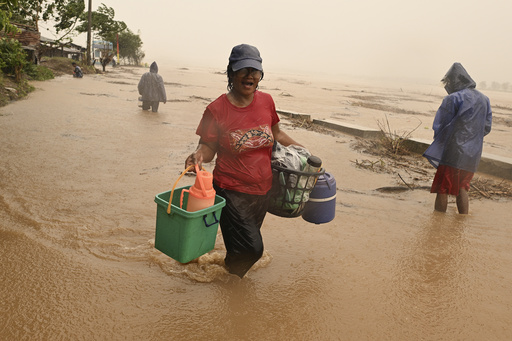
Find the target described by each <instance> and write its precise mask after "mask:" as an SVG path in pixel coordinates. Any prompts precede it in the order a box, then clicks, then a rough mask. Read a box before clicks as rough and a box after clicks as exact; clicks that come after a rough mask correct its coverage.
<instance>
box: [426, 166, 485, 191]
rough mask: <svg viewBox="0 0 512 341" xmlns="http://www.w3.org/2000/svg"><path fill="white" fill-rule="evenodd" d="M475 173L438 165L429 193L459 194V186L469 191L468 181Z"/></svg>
mask: <svg viewBox="0 0 512 341" xmlns="http://www.w3.org/2000/svg"><path fill="white" fill-rule="evenodd" d="M474 174H475V173H472V172H468V171H465V170H462V169H457V168H453V167H450V166H445V165H439V167H437V172H436V175H435V177H434V182H433V183H432V188H431V189H430V193H439V194H450V195H459V191H460V189H461V188H463V189H465V190H466V191H469V182H470V181H471V179H473V175H474Z"/></svg>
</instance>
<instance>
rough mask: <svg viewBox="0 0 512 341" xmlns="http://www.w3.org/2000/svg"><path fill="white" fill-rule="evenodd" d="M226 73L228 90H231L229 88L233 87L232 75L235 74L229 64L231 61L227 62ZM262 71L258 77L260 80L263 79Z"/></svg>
mask: <svg viewBox="0 0 512 341" xmlns="http://www.w3.org/2000/svg"><path fill="white" fill-rule="evenodd" d="M226 74H227V75H228V86H227V88H228V91H231V89H233V77H234V76H235V71H233V68H232V66H231V63H229V64H228V67H227V70H226ZM263 75H264V73H263V71H261V78H260V81H261V80H262V79H263Z"/></svg>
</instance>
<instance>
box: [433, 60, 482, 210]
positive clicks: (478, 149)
mask: <svg viewBox="0 0 512 341" xmlns="http://www.w3.org/2000/svg"><path fill="white" fill-rule="evenodd" d="M441 81H442V82H443V83H444V85H445V87H444V88H445V90H446V91H447V92H448V96H446V97H445V98H444V99H443V102H442V103H441V106H440V107H439V109H438V110H437V113H436V116H435V118H434V124H433V127H432V128H433V130H434V141H433V142H432V144H431V145H430V146H429V147H428V148H427V150H426V151H425V153H424V154H423V156H424V157H426V158H427V159H428V160H429V161H430V163H431V164H432V165H433V166H434V167H436V168H437V172H436V175H435V177H434V181H433V183H432V188H431V190H430V191H431V193H437V196H436V200H435V206H434V208H435V210H436V211H440V212H446V209H447V206H448V195H454V196H456V197H457V200H456V203H457V209H458V211H459V213H460V214H467V213H468V211H469V197H468V191H469V183H470V181H471V179H472V178H473V175H474V173H475V172H476V170H477V168H478V164H479V163H480V158H481V156H482V148H483V140H484V136H485V135H487V134H489V132H490V131H491V124H492V111H491V104H490V102H489V98H487V96H485V95H484V94H482V93H481V92H479V91H478V90H476V89H475V88H476V83H475V81H473V79H472V78H471V77H470V76H469V74H468V73H467V71H466V70H465V69H464V67H463V66H462V65H461V64H460V63H454V64H453V65H452V66H451V68H450V69H449V70H448V72H447V73H446V75H445V76H444V78H443V79H442V80H441Z"/></svg>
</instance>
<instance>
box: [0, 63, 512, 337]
mask: <svg viewBox="0 0 512 341" xmlns="http://www.w3.org/2000/svg"><path fill="white" fill-rule="evenodd" d="M160 70H161V71H160V73H161V74H162V76H163V78H164V80H165V82H166V89H167V96H168V98H169V101H168V102H167V104H161V105H160V109H159V112H158V113H156V114H155V113H151V112H143V111H142V110H141V109H140V108H139V107H138V105H139V103H138V101H137V98H138V93H137V90H136V86H137V83H138V80H139V79H140V76H141V74H142V73H143V72H145V71H147V69H143V68H127V67H121V68H116V69H108V73H106V74H104V75H85V76H84V78H83V79H73V78H72V77H71V76H63V77H59V78H57V79H54V80H51V81H47V82H37V83H34V85H35V87H36V88H37V91H35V92H34V93H32V94H30V95H29V97H28V99H25V100H21V101H18V102H16V103H11V104H9V105H8V106H6V107H3V108H0V259H1V262H0V283H1V284H0V339H1V340H511V339H512V292H511V288H512V249H511V247H510V245H511V244H512V228H511V224H510V220H511V218H512V215H511V209H512V203H511V201H510V200H509V199H506V198H493V199H472V200H471V202H470V214H469V215H467V216H461V215H458V214H457V212H456V208H455V203H454V200H452V201H450V203H449V209H448V212H447V213H446V214H441V213H436V212H434V211H433V204H434V196H433V195H432V194H430V193H429V192H428V191H427V190H425V189H416V190H406V191H399V192H381V191H377V190H376V189H377V188H380V187H385V186H397V185H398V184H399V183H400V180H399V178H398V177H397V174H394V173H378V172H373V171H371V170H368V169H361V168H357V167H355V164H356V160H362V159H376V157H375V156H368V155H365V154H362V153H360V152H356V151H355V150H354V149H353V148H352V147H351V146H352V143H353V142H354V139H355V138H354V137H352V136H349V135H342V134H338V133H332V134H327V133H322V132H316V131H311V130H306V129H304V128H301V127H296V126H293V125H292V124H291V123H290V122H289V121H287V120H286V119H285V118H283V119H282V129H284V130H286V131H287V132H288V133H289V134H290V135H291V136H293V137H294V138H295V139H296V140H297V141H300V142H301V143H302V144H304V145H305V146H306V147H308V149H309V150H310V151H311V152H312V153H313V154H315V155H318V156H319V157H320V158H321V159H322V160H323V162H324V167H325V169H326V171H328V172H329V173H331V174H332V175H333V176H334V177H335V179H336V184H337V203H336V217H335V219H334V220H333V221H331V222H329V223H327V224H321V225H315V224H311V223H308V222H306V221H304V220H303V219H302V218H300V217H299V218H293V219H291V218H281V217H277V216H273V215H270V214H269V215H268V216H267V218H266V219H265V222H264V225H263V229H262V234H263V239H264V244H265V253H264V256H263V258H262V259H261V260H260V261H259V262H258V263H257V264H256V265H255V267H254V268H253V269H252V270H251V271H250V272H249V273H248V274H247V276H246V277H245V278H244V279H242V280H239V279H237V278H235V277H234V276H231V275H229V274H228V273H227V272H226V270H225V269H224V266H223V258H224V254H225V249H224V245H223V242H222V236H221V234H220V232H219V233H218V236H217V242H216V246H215V249H214V250H213V251H212V252H209V253H208V254H206V255H204V256H202V257H200V258H199V259H197V260H195V261H193V262H191V263H188V264H180V263H179V262H177V261H175V260H173V259H171V258H169V257H168V256H166V255H164V254H163V253H161V252H160V251H158V250H156V249H155V248H154V237H155V217H156V207H157V206H156V203H155V202H154V198H155V195H156V194H158V193H160V192H164V191H168V190H170V189H171V188H172V186H173V185H174V183H175V182H176V180H177V179H178V177H179V175H180V173H181V171H182V170H183V165H184V160H185V158H186V156H187V155H188V154H190V153H191V152H192V151H193V150H194V149H195V147H196V145H197V136H196V135H195V129H196V127H197V124H198V122H199V120H200V117H201V115H202V112H203V110H204V107H205V106H206V105H207V104H208V103H209V101H211V100H213V99H214V98H216V97H217V96H218V95H220V94H221V93H223V92H225V91H226V90H225V89H226V79H225V78H226V76H225V75H223V74H221V73H220V72H217V71H219V70H207V69H193V68H179V67H172V68H171V67H168V68H167V69H166V67H165V66H164V65H160ZM220 71H222V70H220ZM261 86H262V90H263V91H267V92H269V93H271V94H272V95H273V97H274V100H275V102H276V105H277V107H279V108H281V109H283V110H286V109H289V110H293V111H297V112H303V113H311V114H314V115H317V116H318V117H330V118H337V119H345V120H347V121H349V122H358V123H359V124H360V125H363V126H364V125H373V126H372V128H375V122H376V120H379V119H383V118H384V117H385V116H384V113H383V112H384V111H382V109H383V108H384V109H386V108H388V109H389V108H393V105H392V103H391V104H390V103H384V102H383V101H384V100H385V99H386V98H388V99H389V98H391V102H393V103H395V107H397V106H398V107H399V106H400V105H404V106H409V107H408V108H406V109H407V110H402V111H400V110H396V111H394V112H393V111H392V110H391V111H390V110H387V111H386V112H387V113H389V116H388V118H389V120H390V122H391V124H392V125H393V127H396V129H413V128H414V127H415V126H416V125H417V122H418V118H419V119H420V121H421V122H422V123H421V126H420V128H419V129H418V131H417V133H418V134H419V135H420V137H427V136H430V137H431V131H430V130H429V128H430V126H431V123H432V119H433V115H434V113H435V110H436V109H437V106H438V105H439V103H440V100H441V98H442V96H443V95H444V94H443V92H442V88H440V87H439V86H438V87H436V86H435V85H434V86H428V87H425V88H419V87H418V88H414V89H413V88H408V87H405V86H402V87H397V88H392V87H390V88H386V87H384V86H382V85H381V84H379V87H372V83H371V82H368V84H366V85H365V84H364V83H339V84H338V83H335V82H329V83H321V81H316V80H311V79H308V78H304V77H303V78H301V76H298V75H272V73H270V72H266V73H265V80H263V81H262V83H261ZM384 89H386V90H384ZM393 89H394V90H393ZM393 91H395V92H393ZM343 96H344V97H343ZM354 96H359V98H357V99H356V98H355V97H354ZM361 96H363V97H364V96H366V99H365V98H362V97H361ZM371 96H373V99H374V100H377V101H378V102H379V103H380V105H381V107H380V111H377V109H378V108H377V107H375V106H372V107H371V108H370V107H369V106H367V107H365V106H364V105H363V104H359V105H358V104H357V103H368V100H370V97H371ZM405 96H409V97H408V98H407V99H406V98H405ZM494 96H495V97H492V96H490V97H491V104H492V103H493V98H496V100H495V102H496V101H497V102H499V108H498V109H497V114H496V117H498V118H499V119H498V120H497V121H496V125H495V126H494V127H493V129H495V130H493V132H491V134H490V135H489V139H488V140H486V145H485V147H484V152H490V153H495V154H497V155H501V156H505V157H510V156H511V155H512V153H511V152H510V148H511V145H512V144H510V143H509V142H510V138H511V136H512V134H510V130H511V128H510V125H509V123H510V122H511V121H510V120H511V117H512V116H511V114H512V111H511V110H512V109H510V108H512V104H511V103H512V99H511V98H510V95H508V97H507V96H506V94H501V93H497V94H495V95H494ZM349 97H350V98H352V100H353V102H350V100H349V99H348V98H349ZM411 98H412V99H411ZM414 98H417V101H416V102H415V103H416V104H415V105H416V106H420V107H414V108H412V107H410V106H412V105H413V102H414V100H413V99H414ZM421 105H424V107H421ZM376 108H377V109H376ZM414 113H421V115H420V114H417V115H415V114H414ZM399 115H402V117H401V118H402V120H401V122H403V126H402V125H400V123H399V122H400V119H399V118H400V117H399ZM420 116H421V117H420ZM205 167H206V169H207V170H209V171H211V170H212V169H213V165H205ZM401 175H402V178H404V180H405V181H413V180H412V179H411V177H408V173H407V171H406V170H403V171H402V174H401ZM193 181H194V178H193V177H190V176H186V177H183V178H182V179H181V180H180V184H181V185H183V186H185V185H190V184H192V183H193ZM402 184H403V183H402ZM423 185H425V186H428V183H424V184H423Z"/></svg>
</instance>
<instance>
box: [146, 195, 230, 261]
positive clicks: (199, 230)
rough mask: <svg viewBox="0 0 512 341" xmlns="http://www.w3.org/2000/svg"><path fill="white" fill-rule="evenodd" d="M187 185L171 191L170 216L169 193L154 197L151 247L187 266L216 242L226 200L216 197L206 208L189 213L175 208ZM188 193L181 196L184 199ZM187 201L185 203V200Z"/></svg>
mask: <svg viewBox="0 0 512 341" xmlns="http://www.w3.org/2000/svg"><path fill="white" fill-rule="evenodd" d="M189 188H190V186H185V187H180V188H176V189H174V192H176V193H175V195H174V196H173V198H172V202H171V205H170V207H172V209H171V210H170V213H167V209H168V207H169V198H170V196H171V193H172V192H173V191H167V192H163V193H159V194H157V195H156V196H155V202H156V203H157V211H156V232H155V248H156V249H158V250H160V251H161V252H163V253H164V254H166V255H167V256H169V257H171V258H173V259H175V260H177V261H178V262H180V263H188V262H190V261H191V260H194V259H196V258H197V257H199V256H202V255H204V254H205V253H207V252H209V251H211V250H213V248H214V247H215V241H216V239H217V231H218V227H219V219H220V215H221V213H222V207H224V206H226V200H225V199H224V198H222V197H220V196H218V195H215V197H214V204H213V206H210V207H208V208H205V209H202V210H198V211H195V212H189V211H187V210H186V207H185V209H184V208H180V207H179V204H180V203H179V201H180V198H181V193H182V192H183V190H185V189H189ZM188 195H189V193H185V199H188V198H187V197H188ZM185 202H187V201H185Z"/></svg>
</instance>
